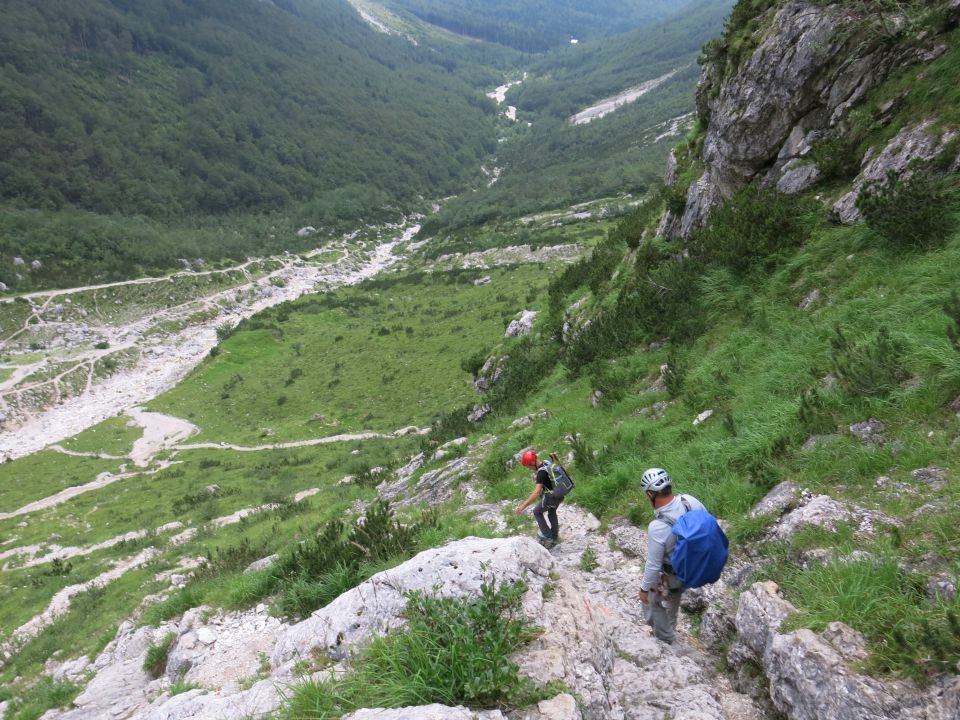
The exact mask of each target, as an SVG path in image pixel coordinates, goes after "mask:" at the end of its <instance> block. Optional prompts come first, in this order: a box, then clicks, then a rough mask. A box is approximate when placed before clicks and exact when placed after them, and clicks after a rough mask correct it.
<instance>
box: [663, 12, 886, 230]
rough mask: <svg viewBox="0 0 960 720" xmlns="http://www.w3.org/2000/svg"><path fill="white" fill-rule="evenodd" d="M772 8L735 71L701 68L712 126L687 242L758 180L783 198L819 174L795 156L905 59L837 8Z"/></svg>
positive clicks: (700, 102)
mask: <svg viewBox="0 0 960 720" xmlns="http://www.w3.org/2000/svg"><path fill="white" fill-rule="evenodd" d="M770 12H771V14H770V15H769V16H768V17H769V20H768V21H766V22H764V23H763V24H764V26H765V27H766V28H767V29H766V30H765V31H764V34H763V37H762V39H761V40H760V42H759V45H758V46H757V48H756V50H754V52H753V54H752V55H751V56H750V57H749V58H748V59H746V61H745V62H744V63H743V64H742V65H741V66H740V67H739V68H738V69H737V72H735V73H733V74H732V75H730V76H729V77H725V78H722V79H721V71H720V68H717V67H714V66H713V64H711V63H708V64H707V65H705V66H704V70H703V74H702V76H701V79H700V85H699V88H698V91H697V106H698V111H699V114H700V116H701V118H704V119H707V120H709V124H708V127H707V134H706V137H705V139H704V146H703V161H704V165H705V170H704V173H703V175H702V176H701V177H700V178H699V179H698V180H697V181H695V182H694V183H693V184H692V185H691V186H690V188H689V190H688V192H687V198H686V208H685V210H684V212H683V216H682V219H681V221H680V227H679V231H678V234H679V235H681V236H683V237H690V235H691V234H692V233H693V232H694V231H696V230H697V229H698V228H700V227H702V226H703V224H704V223H705V222H706V220H707V218H708V217H709V216H710V214H711V213H712V212H713V210H714V209H715V208H716V207H717V206H718V205H720V203H722V202H723V201H725V200H726V199H729V198H730V197H732V195H733V194H734V192H736V190H737V189H738V188H740V187H741V186H742V185H744V184H745V183H747V182H749V181H751V180H753V179H755V178H764V179H765V180H766V181H767V182H768V183H770V184H771V185H776V186H778V187H779V188H780V189H781V190H782V191H784V192H791V191H799V190H802V189H805V188H807V187H809V186H810V184H811V183H812V182H814V181H815V180H816V175H817V173H818V170H817V168H816V167H815V166H814V165H811V164H810V163H807V162H800V158H802V157H804V156H805V155H806V154H807V153H808V152H809V150H810V148H811V146H812V143H813V142H814V141H815V140H816V139H817V138H818V137H821V136H822V135H823V134H824V133H826V132H828V131H831V129H833V128H835V127H837V126H838V124H839V123H842V121H843V120H844V119H845V118H846V116H847V113H848V112H849V110H850V109H851V108H852V107H853V106H854V105H855V104H856V103H857V102H858V101H859V100H860V99H862V98H863V97H864V96H865V95H866V93H868V92H869V91H870V90H871V89H873V88H874V87H876V86H877V85H878V84H879V83H880V82H882V81H883V79H884V78H885V77H886V76H887V74H888V73H889V71H890V69H891V68H892V67H894V66H895V64H896V63H897V62H898V59H899V57H900V55H901V54H902V53H903V51H902V50H900V49H898V48H897V47H896V46H893V47H891V46H885V45H884V44H883V43H882V42H880V41H879V40H878V39H876V38H872V37H870V36H869V35H868V34H864V33H862V32H860V31H859V29H858V25H857V21H856V20H855V19H854V18H853V17H852V16H851V15H850V14H848V13H846V12H844V10H843V7H842V4H841V3H833V4H830V5H823V4H820V3H815V2H807V1H799V2H788V3H785V4H777V6H776V7H775V9H774V10H772V11H770ZM667 229H669V228H667ZM661 230H664V228H663V227H662V226H661ZM674 232H676V231H674ZM673 236H675V235H667V237H673Z"/></svg>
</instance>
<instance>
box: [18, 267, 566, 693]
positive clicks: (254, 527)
mask: <svg viewBox="0 0 960 720" xmlns="http://www.w3.org/2000/svg"><path fill="white" fill-rule="evenodd" d="M531 270H532V271H531ZM553 272H555V271H554V270H553V269H548V268H540V267H537V266H532V268H531V267H530V266H525V267H519V268H503V269H499V270H493V271H483V272H480V271H456V272H452V273H443V274H438V275H436V276H434V277H432V278H424V277H421V276H419V275H416V274H414V275H405V276H394V277H390V278H387V279H383V280H378V281H374V282H371V283H367V284H366V285H364V286H360V287H357V288H349V289H343V290H340V291H338V292H337V293H333V294H330V295H324V296H312V297H305V298H303V299H301V300H300V301H298V302H295V303H288V304H287V305H284V306H282V310H283V312H282V313H281V315H280V316H279V317H278V315H277V314H276V313H274V312H273V311H268V312H267V313H265V314H263V315H261V316H258V318H256V321H257V323H258V324H259V325H261V327H259V328H253V329H249V330H244V329H240V330H238V331H237V332H236V333H235V334H234V336H233V337H231V338H230V339H229V340H228V341H226V342H225V343H223V345H222V346H221V352H220V354H219V355H218V356H217V357H214V358H211V359H209V360H208V361H206V362H205V363H204V365H202V366H201V367H200V368H199V369H198V370H197V371H195V372H194V373H193V375H191V376H190V377H189V378H188V379H187V380H186V381H185V382H184V383H183V384H182V385H181V386H180V387H178V388H176V389H174V390H173V391H171V393H168V394H167V395H166V396H164V397H161V398H160V399H158V400H157V401H155V402H154V404H153V405H154V409H161V410H163V411H166V412H170V413H173V414H175V415H179V416H184V417H186V416H188V415H192V418H191V419H192V420H193V421H194V422H196V423H198V424H199V425H200V426H201V429H202V431H203V434H202V435H201V436H199V438H197V439H199V440H201V441H202V440H204V439H208V440H216V441H219V440H221V439H226V440H231V441H237V442H249V443H251V444H254V443H267V442H275V441H280V440H289V439H296V438H306V437H318V436H323V435H330V434H335V433H340V432H347V431H350V430H354V429H360V428H362V427H372V428H373V429H375V430H383V431H392V430H395V429H397V428H399V427H403V426H405V425H409V424H412V423H420V424H427V423H429V422H430V420H431V419H432V418H433V417H434V416H435V415H436V414H438V413H440V412H442V411H443V410H445V409H447V406H448V405H449V404H451V403H455V404H463V403H464V402H466V400H467V399H471V398H472V397H473V391H472V388H471V386H470V382H469V380H470V376H469V375H468V374H467V373H466V372H465V371H464V370H463V369H462V368H461V367H460V362H461V360H462V359H464V358H466V357H468V356H471V355H473V354H475V353H476V352H477V351H478V350H480V349H482V348H486V347H489V346H491V345H493V344H495V343H496V342H497V340H498V339H500V338H501V337H502V335H503V330H504V327H505V326H506V324H507V323H508V322H509V320H511V319H512V318H513V316H514V314H515V313H516V312H517V311H519V310H521V309H524V308H529V307H534V308H536V307H537V306H538V303H539V301H538V300H537V298H538V297H539V296H540V295H542V292H543V289H544V288H545V286H546V283H547V282H548V280H549V277H550V275H551V274H553ZM482 275H490V276H491V277H492V279H493V280H492V282H491V283H490V284H488V285H479V286H475V285H474V284H473V279H475V278H476V277H480V276H482ZM280 317H286V319H284V320H281V319H280ZM263 326H271V327H263ZM407 326H410V327H411V328H413V334H412V335H408V334H407V332H406V327H407ZM281 328H282V331H283V333H284V335H283V340H282V341H281V340H278V336H280V329H281ZM383 328H386V329H387V330H388V332H387V333H386V334H383V335H381V334H380V331H381V329H383ZM338 336H342V339H341V340H340V341H337V340H336V338H337V337H338ZM294 344H296V345H297V347H296V349H294V348H293V347H292V346H293V345H294ZM371 346H373V347H375V352H374V351H371V349H370V348H371ZM297 353H299V355H298V354H297ZM241 357H242V358H243V363H242V365H238V362H237V361H238V359H239V358H241ZM291 361H296V362H291ZM338 362H339V363H340V367H339V369H334V368H335V366H336V364H337V363H338ZM292 367H300V368H303V369H304V374H303V375H302V376H301V377H298V378H296V379H295V381H294V382H293V383H292V384H291V385H289V386H288V385H286V384H285V383H286V381H287V380H288V379H289V378H290V373H289V370H290V369H291V368H292ZM237 372H240V373H241V374H242V375H243V376H244V380H243V381H241V382H239V383H237V384H235V386H234V388H233V389H232V390H231V391H230V393H229V394H230V397H228V398H223V397H222V394H223V388H222V385H223V383H224V382H226V381H229V379H230V377H231V376H232V375H233V374H234V373H237ZM385 375H394V376H395V377H394V379H393V380H392V381H390V382H388V383H386V384H384V376H385ZM335 380H336V382H334V381H335ZM387 391H388V392H387ZM275 393H283V394H285V395H286V396H287V397H288V401H287V403H285V404H284V405H283V406H278V405H277V404H276V399H275ZM317 395H319V396H321V397H322V398H323V401H322V402H321V403H319V404H318V403H317V402H315V401H314V400H313V398H314V397H315V396H317ZM263 398H268V401H267V402H266V403H264V402H263ZM248 412H255V413H257V414H256V415H254V416H253V417H248V416H247V415H246V413H248ZM319 412H324V413H326V414H327V416H328V417H329V418H330V420H331V421H332V420H337V422H338V424H337V425H336V426H333V424H332V422H329V423H325V422H324V421H318V422H313V423H307V422H306V421H307V420H309V418H310V417H311V416H312V415H313V414H315V413H319ZM266 425H270V426H271V427H272V429H273V431H274V434H273V436H271V437H269V438H266V437H261V435H262V434H263V429H264V427H265V426H266ZM133 439H134V436H133V435H132V434H131V428H127V427H126V419H125V418H123V417H118V418H112V419H110V420H107V421H105V422H104V423H102V424H101V425H98V426H97V427H95V428H91V429H90V430H88V431H86V432H84V433H82V434H81V435H79V436H77V437H76V438H72V439H71V440H69V441H67V442H65V443H64V444H65V445H66V446H68V447H69V448H71V449H76V450H79V451H101V452H110V453H116V454H123V453H125V452H127V451H129V447H130V445H131V444H132V440H133ZM419 444H420V439H419V438H417V437H415V436H414V437H407V438H397V439H388V440H379V439H373V440H365V441H354V442H342V443H333V444H329V445H322V446H316V447H307V448H300V449H295V450H277V451H262V452H256V453H234V452H229V451H224V450H194V451H180V452H178V453H176V454H175V455H174V456H173V457H172V459H173V460H174V463H175V464H174V465H173V466H172V467H170V468H168V469H166V470H163V471H161V472H159V473H156V474H153V475H148V476H137V477H133V478H129V479H125V480H121V481H118V482H116V483H115V484H113V485H111V486H109V487H107V488H103V489H101V490H97V491H93V492H89V493H86V494H84V495H81V496H79V497H77V498H74V499H73V500H71V501H69V502H68V503H65V504H63V505H59V506H56V507H54V508H50V509H48V510H45V511H40V512H34V513H31V514H29V515H26V516H18V517H15V518H11V519H8V520H5V521H0V533H2V534H3V536H4V537H7V538H15V539H16V544H17V545H18V546H21V545H28V544H34V543H36V544H40V545H41V546H44V547H47V548H49V547H50V546H51V545H53V544H56V545H61V546H80V547H85V546H89V545H92V544H94V543H97V542H102V541H104V540H109V539H111V538H115V537H117V536H119V535H121V534H123V533H127V532H130V531H134V530H140V529H144V528H146V529H150V528H156V527H159V526H160V525H163V524H165V523H169V522H173V521H179V522H181V523H184V525H185V526H188V527H189V526H192V527H196V528H200V533H199V534H198V535H197V536H196V537H195V538H194V539H193V540H191V541H190V542H188V543H186V544H185V545H182V546H178V547H176V548H174V547H168V545H167V543H168V540H169V538H170V536H171V535H172V532H167V533H164V534H160V535H153V534H151V535H148V536H147V537H146V538H143V539H141V540H135V541H128V542H125V543H122V544H120V545H117V546H114V547H112V548H108V549H104V550H99V551H97V552H96V553H92V554H90V555H85V556H82V557H76V558H72V559H70V560H69V561H67V562H69V564H70V566H71V567H70V570H69V572H68V573H66V574H62V575H56V574H52V573H51V572H50V570H51V566H50V565H49V564H46V565H40V566H37V567H34V568H18V567H17V562H16V560H11V561H9V565H8V567H7V569H6V570H4V571H2V572H0V588H2V591H3V594H4V597H5V598H7V599H8V600H9V602H5V603H4V608H3V610H2V612H0V628H2V633H3V634H6V633H9V632H11V631H12V630H13V629H15V628H16V627H18V626H19V625H20V624H22V623H23V622H26V621H27V620H28V619H29V618H31V617H33V616H34V615H36V614H37V613H39V612H40V611H41V610H43V608H44V607H46V605H47V603H48V602H49V599H50V597H51V596H52V595H53V594H54V593H55V592H57V591H58V590H60V589H62V588H64V587H66V586H68V585H72V584H77V583H80V582H84V581H87V580H89V579H91V578H93V577H95V576H97V575H99V574H100V573H102V572H104V571H105V570H106V569H107V568H108V567H109V565H110V564H111V563H112V562H113V561H115V560H119V559H124V558H128V557H132V556H133V555H135V554H136V553H137V552H140V551H141V550H143V549H144V548H146V547H148V546H153V547H156V548H158V549H160V550H161V551H162V552H161V555H160V556H159V558H158V559H156V560H154V561H152V562H151V563H150V565H149V569H141V570H134V571H131V572H130V573H128V574H127V575H124V576H123V578H121V579H120V580H118V581H116V582H114V583H111V584H110V585H108V586H107V587H106V588H105V589H103V590H102V591H97V592H93V593H88V594H85V595H84V596H83V597H82V598H80V600H79V601H78V608H79V610H78V611H77V612H71V613H68V615H66V616H65V617H64V618H63V619H62V620H61V621H58V623H57V624H56V625H55V626H53V627H51V628H49V629H48V630H46V631H44V632H43V633H41V635H40V636H39V637H38V638H36V639H35V640H33V641H31V642H30V643H28V644H27V645H26V646H25V647H24V648H23V650H22V652H21V653H20V654H19V655H18V657H17V659H16V660H15V661H14V662H13V663H12V664H10V665H8V666H7V667H5V668H4V669H3V671H2V674H0V681H2V682H4V683H9V682H10V681H11V680H12V679H13V678H14V677H15V676H18V675H19V676H23V677H27V678H29V677H32V676H34V675H35V674H36V673H37V672H38V671H39V669H40V667H41V665H42V663H43V662H44V661H45V659H46V658H47V657H49V654H50V652H51V651H52V649H53V648H57V647H69V648H70V652H71V654H72V655H74V654H82V653H95V652H96V651H97V650H98V649H99V648H102V647H103V645H104V644H105V643H106V642H107V640H108V639H109V637H110V635H111V634H112V632H113V628H115V627H116V624H117V623H118V622H119V621H120V620H122V619H123V618H124V617H127V616H129V614H130V613H131V612H132V610H133V609H134V607H135V606H136V605H137V603H138V602H139V599H140V598H142V597H143V596H144V595H146V594H148V593H150V592H154V591H156V590H158V589H160V588H161V585H159V584H157V583H156V582H154V581H153V577H154V575H155V574H156V573H157V572H160V571H162V570H165V569H170V568H173V567H175V565H176V563H177V561H178V560H179V559H181V558H186V557H197V556H201V557H202V556H205V555H207V556H210V555H212V556H214V557H217V553H218V549H228V548H241V547H243V548H245V549H244V550H243V553H244V557H246V556H247V555H249V556H250V559H251V560H252V559H256V558H259V557H263V556H266V555H269V554H271V553H274V552H281V551H283V550H288V549H290V548H292V547H294V546H295V545H296V543H298V542H299V541H300V540H302V539H307V538H310V537H312V536H313V534H314V533H315V531H316V529H317V528H318V527H319V526H321V525H322V524H323V523H325V522H326V521H327V520H331V519H334V518H341V517H344V516H347V517H349V515H350V507H351V505H352V504H353V503H354V502H355V501H356V500H357V499H370V498H371V497H373V496H374V494H375V492H374V490H373V488H372V484H371V483H370V482H364V483H362V484H357V483H353V484H345V485H341V484H338V483H339V481H340V480H341V479H342V478H343V477H344V476H345V475H348V474H349V475H355V476H363V475H364V473H366V471H368V470H369V469H370V468H371V467H375V466H380V467H387V468H391V467H397V466H398V465H399V464H401V463H403V462H406V459H407V458H408V457H409V456H411V455H412V454H414V453H415V452H416V451H417V449H418V447H419ZM119 464H120V462H119V461H116V460H112V461H108V460H96V459H88V458H76V457H68V456H64V455H61V454H56V453H53V452H45V453H41V454H37V455H34V456H30V457H27V458H22V459H18V460H16V461H13V462H10V463H5V464H3V465H0V485H2V486H3V487H4V488H5V490H4V491H3V495H2V496H0V497H2V500H3V506H2V509H3V510H13V509H16V508H18V507H21V506H22V505H23V504H25V503H27V502H30V501H33V500H37V499H40V498H42V497H45V496H47V495H49V494H51V493H52V492H55V491H57V490H59V489H62V487H64V486H66V485H71V484H81V483H84V482H89V481H91V480H93V479H94V477H95V476H96V474H97V473H99V472H102V471H104V470H110V471H114V472H116V471H117V470H118V466H119ZM210 485H217V486H218V488H219V489H218V490H217V491H216V492H215V493H212V494H211V493H208V492H207V491H206V490H205V488H207V487H208V486H210ZM314 487H319V488H321V493H320V494H319V495H316V496H314V497H312V498H310V499H308V500H306V501H303V502H302V503H300V504H298V505H296V506H292V505H290V504H289V503H290V501H291V500H292V497H293V495H294V494H295V493H296V492H298V491H301V490H305V489H309V488H314ZM266 503H279V504H280V506H281V507H280V508H279V509H278V510H276V511H272V512H265V513H260V514H258V515H255V516H252V517H250V518H247V519H245V520H244V521H243V522H241V523H239V524H235V525H231V526H228V527H226V528H223V529H220V530H214V529H212V528H210V527H209V526H208V525H206V524H205V523H207V522H208V521H209V520H211V519H213V518H217V517H222V516H225V515H229V514H230V513H233V512H235V511H237V510H239V509H243V508H251V507H257V506H261V505H263V504H266ZM486 532H488V531H487V530H485V529H483V528H480V527H475V526H471V525H469V524H468V523H465V522H461V521H460V520H457V519H456V518H454V517H453V516H452V509H451V517H449V518H446V517H444V518H441V520H440V523H439V525H438V526H437V527H435V528H428V529H426V530H424V531H423V532H422V533H421V536H420V540H419V542H421V543H428V544H432V543H440V542H443V541H444V540H445V539H447V538H449V537H451V536H462V535H464V534H478V533H479V534H484V533H486ZM243 566H244V567H245V563H244V565H243ZM239 570H242V567H240V568H238V569H233V570H230V571H228V572H225V573H221V574H217V575H216V576H215V577H213V578H208V579H207V580H205V581H204V582H203V583H199V584H197V585H196V587H194V588H193V589H192V590H190V592H189V593H187V594H186V595H185V596H183V597H181V595H176V596H174V597H173V598H172V599H171V600H170V601H168V603H166V604H164V606H162V607H161V608H160V609H159V610H158V611H157V612H156V613H154V614H157V613H162V614H167V613H175V612H176V609H177V608H181V609H183V608H182V605H181V604H182V603H188V604H189V603H198V602H206V603H213V604H215V605H222V606H226V607H247V606H249V605H250V604H251V603H255V602H258V601H260V600H261V599H263V597H264V593H265V592H267V591H268V590H269V588H271V587H273V588H275V587H276V585H275V582H274V584H273V585H271V584H270V583H271V582H273V581H270V580H269V578H265V577H262V576H256V577H252V578H249V577H245V578H242V577H240V574H239Z"/></svg>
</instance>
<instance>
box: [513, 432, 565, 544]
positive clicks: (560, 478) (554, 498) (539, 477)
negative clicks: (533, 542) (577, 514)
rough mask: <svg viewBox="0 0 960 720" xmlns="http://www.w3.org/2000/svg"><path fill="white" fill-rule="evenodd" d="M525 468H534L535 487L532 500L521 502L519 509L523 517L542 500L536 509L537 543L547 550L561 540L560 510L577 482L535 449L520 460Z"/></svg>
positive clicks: (527, 451)
mask: <svg viewBox="0 0 960 720" xmlns="http://www.w3.org/2000/svg"><path fill="white" fill-rule="evenodd" d="M520 463H521V464H522V465H523V466H524V467H528V468H532V469H533V481H534V483H535V486H534V488H533V492H532V493H530V497H528V498H527V499H526V500H524V501H523V502H522V503H520V506H519V507H518V508H517V510H516V514H517V515H519V514H520V513H522V512H523V511H524V510H526V509H527V508H528V507H530V506H531V505H532V504H533V503H535V502H536V501H537V498H539V499H540V502H539V503H537V507H535V508H534V510H533V517H534V518H535V519H536V521H537V526H538V527H539V528H540V530H539V532H537V540H538V541H539V542H540V544H541V545H543V546H544V547H546V548H547V549H549V548H552V547H553V546H554V545H556V544H557V542H558V541H559V539H560V525H559V523H558V521H557V508H558V507H560V503H562V502H563V498H564V497H566V494H567V493H568V492H570V490H572V489H573V482H572V481H571V480H570V476H569V475H568V474H567V471H566V470H564V469H563V467H562V466H561V465H560V463H558V462H555V461H551V460H538V459H537V454H536V453H535V452H534V451H533V450H526V451H525V452H524V453H523V455H522V456H521V457H520ZM544 515H546V518H544ZM548 521H549V523H548Z"/></svg>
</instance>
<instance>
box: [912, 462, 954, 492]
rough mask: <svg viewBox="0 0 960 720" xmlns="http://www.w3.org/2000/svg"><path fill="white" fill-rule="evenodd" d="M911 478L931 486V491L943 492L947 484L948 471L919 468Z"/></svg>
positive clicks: (934, 468)
mask: <svg viewBox="0 0 960 720" xmlns="http://www.w3.org/2000/svg"><path fill="white" fill-rule="evenodd" d="M910 476H911V477H912V478H913V479H914V480H919V481H920V482H923V483H925V484H927V485H929V486H930V489H931V490H943V488H944V485H946V482H947V471H946V470H943V469H942V468H938V467H927V468H918V469H916V470H914V471H913V472H911V473H910Z"/></svg>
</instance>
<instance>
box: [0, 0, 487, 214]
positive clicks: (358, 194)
mask: <svg viewBox="0 0 960 720" xmlns="http://www.w3.org/2000/svg"><path fill="white" fill-rule="evenodd" d="M439 63H440V61H439V60H437V59H435V58H434V57H433V54H432V53H430V52H428V51H426V50H424V49H420V48H417V47H415V46H414V45H412V44H411V43H409V42H406V41H404V40H401V39H399V38H390V37H385V36H382V35H376V36H375V35H374V33H373V31H372V30H370V29H369V28H368V27H367V26H366V25H365V24H364V23H363V22H362V21H361V20H360V18H359V17H358V16H357V15H356V13H355V12H354V11H353V9H352V8H351V7H350V6H349V5H347V4H346V3H345V2H340V1H338V0H312V1H310V2H305V1H300V0H278V2H276V3H272V4H271V3H261V2H256V0H196V1H194V2H186V1H185V0H170V1H168V2H163V3H156V2H149V1H148V0H112V1H108V0H74V1H72V2H44V3H32V2H27V1H26V0H11V2H7V3H4V22H3V24H2V26H0V67H2V68H3V71H2V73H0V158H2V159H0V197H2V198H3V199H4V200H7V201H11V200H12V201H17V202H18V203H20V204H22V205H25V206H29V207H43V208H52V209H56V208H63V207H75V208H83V209H87V210H92V211H95V212H98V213H118V212H119V213H124V214H144V215H148V216H153V217H179V216H183V215H185V214H221V213H226V212H230V213H233V212H243V211H249V210H261V209H266V208H275V207H277V206H282V205H286V204H288V203H290V202H306V201H310V202H311V204H312V205H313V207H312V212H311V215H312V216H313V217H314V218H316V219H317V220H322V219H324V217H325V216H327V215H329V214H334V215H338V214H339V215H345V216H352V217H356V216H357V215H358V212H362V211H363V210H364V209H368V208H372V207H379V206H382V205H384V204H388V203H390V202H398V201H404V200H409V199H410V198H413V197H416V196H417V195H418V194H421V193H437V192H440V193H444V192H454V191H456V190H457V189H459V188H461V187H462V184H463V182H464V180H465V179H466V178H468V177H470V176H471V175H472V174H474V173H476V172H477V166H478V165H479V163H480V161H481V159H482V158H483V157H484V156H485V155H486V154H487V153H488V152H490V150H491V149H492V147H493V145H492V143H493V137H492V133H491V129H490V124H489V115H490V114H491V112H492V108H491V106H490V104H489V102H488V101H487V100H486V99H485V98H483V97H482V94H481V93H478V92H476V91H475V90H473V89H472V88H470V87H469V86H467V85H466V83H463V82H461V81H460V80H458V79H457V78H456V77H455V76H454V75H453V74H451V73H450V72H449V68H447V67H444V66H443V65H441V64H439ZM360 188H362V191H360ZM354 203H357V204H359V205H361V206H366V208H364V207H351V205H352V204H354Z"/></svg>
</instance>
